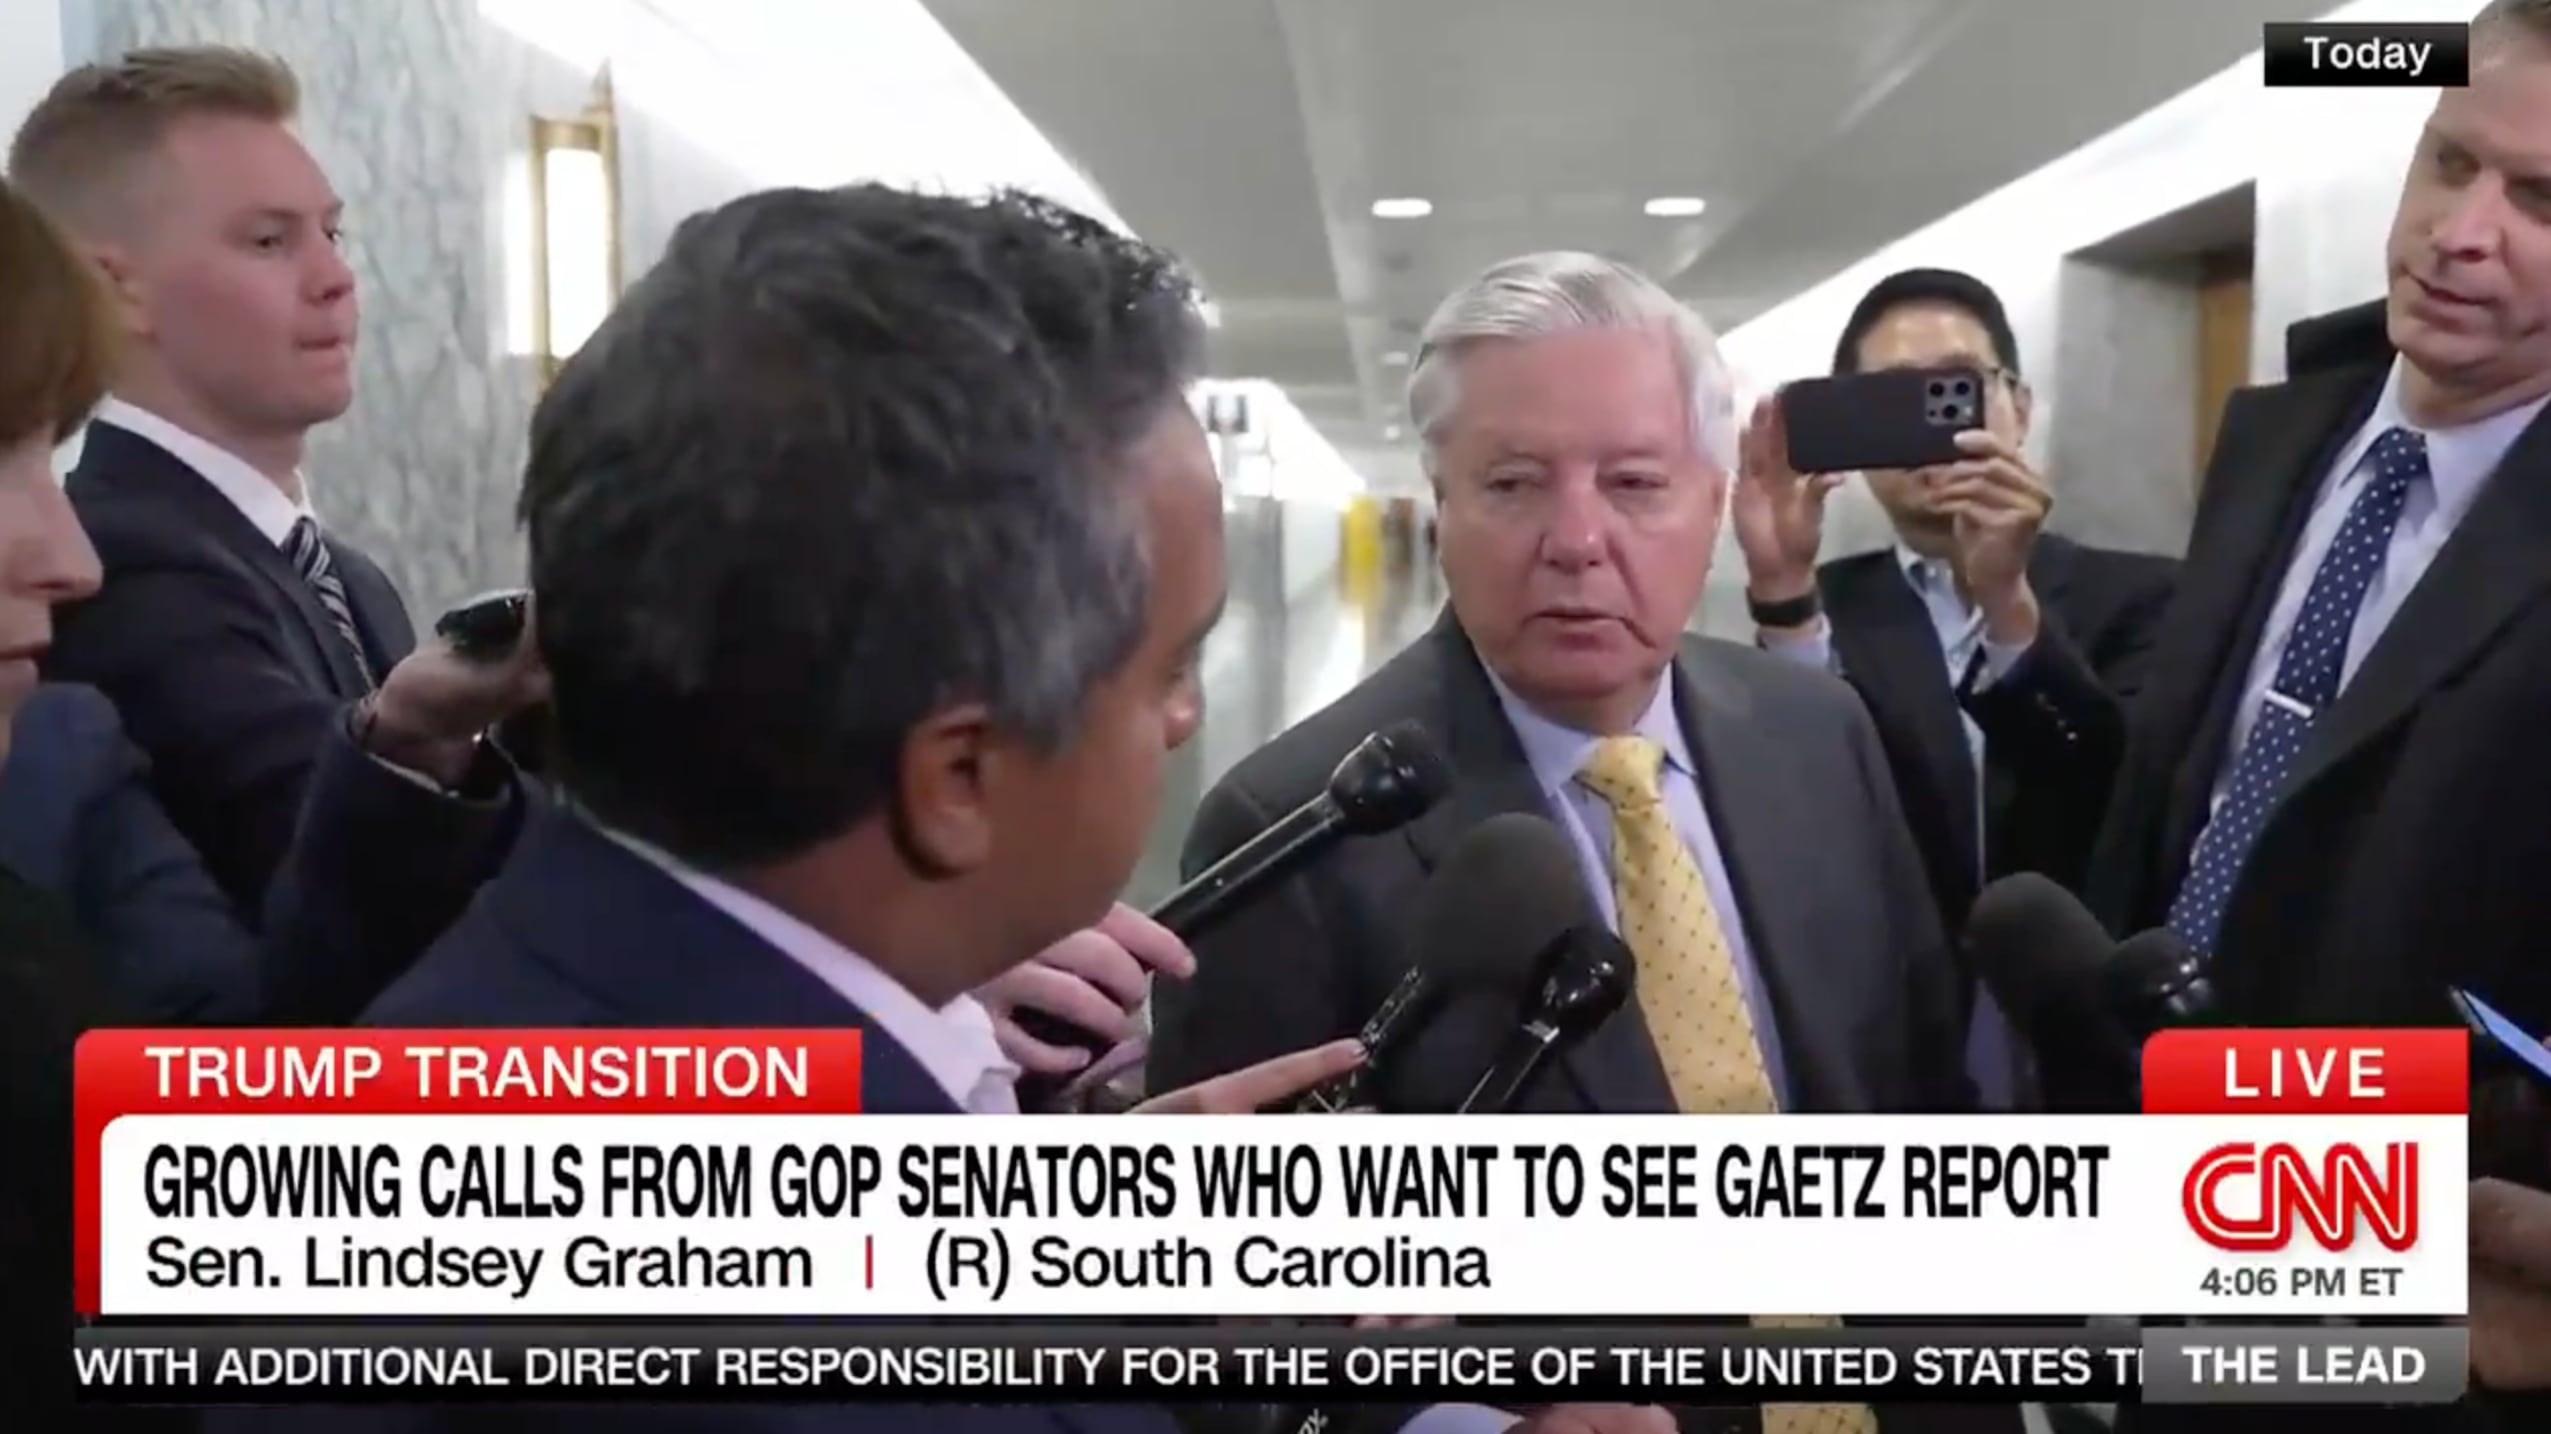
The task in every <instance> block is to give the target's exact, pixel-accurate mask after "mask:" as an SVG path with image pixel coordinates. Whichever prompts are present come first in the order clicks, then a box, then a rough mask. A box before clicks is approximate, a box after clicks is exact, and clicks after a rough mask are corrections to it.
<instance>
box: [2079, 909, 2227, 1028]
mask: <svg viewBox="0 0 2551 1434" xmlns="http://www.w3.org/2000/svg"><path fill="white" fill-rule="evenodd" d="M2102 982H2103V984H2105V985H2106V987H2107V988H2108V1006H2109V1009H2110V1010H2112V1011H2115V1012H2116V1013H2117V1014H2118V1016H2119V1018H2120V1019H2121V1020H2123V1021H2124V1023H2125V1026H2126V1032H2127V1034H2128V1035H2131V1036H2133V1037H2135V1038H2136V1039H2137V1040H2138V1041H2140V1040H2141V1039H2142V1038H2143V1037H2145V1036H2149V1035H2151V1034H2152V1033H2153V1032H2155V1031H2166V1030H2170V1029H2172V1028H2174V1027H2178V1026H2205V1025H2210V1024H2212V1023H2213V1022H2214V1019H2215V1012H2216V1008H2217V1002H2216V998H2215V994H2214V983H2213V982H2212V981H2209V980H2207V979H2206V967H2205V962H2204V961H2203V960H2201V959H2199V957H2198V956H2197V953H2196V952H2194V951H2191V950H2189V949H2188V944H2187V943H2186V942H2184V941H2181V940H2180V939H2179V938H2178V937H2176V936H2173V935H2171V934H2170V933H2169V932H2167V931H2162V930H2157V929H2156V930H2152V931H2138V932H2136V933H2135V934H2134V935H2132V936H2129V937H2127V938H2126V940H2125V941H2124V943H2123V944H2121V945H2119V946H2118V948H2117V950H2116V951H2115V953H2114V954H2112V955H2110V956H2109V958H2108V967H2107V971H2106V973H2105V974H2104V976H2103V977H2102Z"/></svg>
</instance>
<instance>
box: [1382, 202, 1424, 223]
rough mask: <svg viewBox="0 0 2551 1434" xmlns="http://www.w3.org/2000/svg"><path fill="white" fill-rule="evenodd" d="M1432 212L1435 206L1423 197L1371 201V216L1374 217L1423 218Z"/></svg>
mask: <svg viewBox="0 0 2551 1434" xmlns="http://www.w3.org/2000/svg"><path fill="white" fill-rule="evenodd" d="M1434 212H1435V206H1434V205H1433V204H1431V203H1429V202H1428V201H1426V200H1423V199H1376V200H1374V201H1373V217H1374V218H1376V219H1423V218H1425V217H1426V216H1427V215H1429V214H1432V213H1434Z"/></svg>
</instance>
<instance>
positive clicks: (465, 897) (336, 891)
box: [0, 683, 525, 1026]
mask: <svg viewBox="0 0 2551 1434" xmlns="http://www.w3.org/2000/svg"><path fill="white" fill-rule="evenodd" d="M316 758H317V760H316V762H315V764H314V767H313V772H312V778H311V782H310V786H309V791H308V801H307V804H306V805H307V810H306V811H305V813H304V815H303V819H302V835H301V837H300V839H298V840H296V841H295V842H293V844H292V846H291V847H290V849H289V854H288V855H287V857H286V858H285V860H284V864H283V868H282V870H281V872H279V873H278V875H277V879H276V880H275V881H274V882H273V883H272V885H271V887H270V888H269V891H268V899H267V903H266V913H267V915H266V921H265V930H266V932H267V938H266V939H260V938H259V937H258V935H257V934H256V933H255V932H254V931H252V930H251V929H250V928H249V923H247V922H246V921H244V920H243V919H242V917H241V914H240V911H239V908H238V907H236V906H235V905H233V904H232V902H231V900H230V898H229V897H228V896H226V895H224V894H223V892H222V891H221V889H220V888H219V887H217V886H216V885H214V883H213V880H212V878H211V876H210V875H208V874H207V873H206V872H205V870H204V865H203V861H202V859H201V858H200V857H198V856H197V855H196V853H195V849H194V848H193V847H192V846H190V845H188V844H187V842H186V839H185V838H184V837H183V836H180V835H179V834H178V833H177V831H176V829H175V828H174V827H173V826H171V825H170V823H169V820H168V817H167V816H166V815H165V814H164V813H163V812H162V811H161V810H160V807H159V802H158V800H157V798H156V797H154V796H153V795H152V792H151V788H150V783H149V770H148V767H147V765H146V763H145V762H144V760H143V758H142V755H141V753H140V751H139V750H137V749H136V748H135V747H134V746H133V744H132V743H131V742H129V741H127V740H125V737H124V732H123V728H122V727H121V726H120V725H119V724H118V723H117V721H116V715H115V709H114V707H113V706H112V705H111V704H109V703H108V702H107V700H106V699H105V698H104V697H103V696H101V695H99V694H98V693H97V692H95V691H94V690H92V689H89V688H86V687H76V686H69V685H65V684H59V683H48V684H46V685H45V686H43V687H42V688H40V689H38V690H37V692H36V694H35V696H34V697H33V698H32V699H31V700H29V701H28V703H27V704H26V706H25V707H23V708H21V709H20V710H19V712H18V715H17V719H16V721H15V723H14V724H13V726H12V729H11V733H10V744H9V749H8V753H7V756H6V759H5V761H0V866H6V867H8V868H10V869H12V870H14V871H16V872H17V873H18V874H20V875H21V876H24V877H25V878H27V879H28V880H29V881H30V882H32V883H33V884H34V885H36V886H38V887H41V888H43V889H45V890H48V891H51V892H53V893H55V894H56V895H58V896H60V897H61V898H62V899H63V900H64V902H65V903H66V904H67V907H68V909H69V911H70V912H71V913H72V915H73V916H74V917H75V918H76V919H77V920H78V921H79V923H80V924H81V925H82V926H83V927H84V928H85V929H86V931H87V933H88V938H89V941H90V944H91V947H92V949H93V951H94V953H95V955H96V956H97V957H98V958H100V959H101V960H102V963H103V970H102V975H103V979H104V980H105V981H106V982H107V983H108V985H109V986H110V987H111V989H112V991H113V994H114V996H115V999H116V1002H117V1005H118V1008H119V1011H120V1019H121V1020H122V1021H123V1022H125V1023H127V1024H138V1025H170V1026H176V1025H223V1024H240V1023H261V1024H275V1025H299V1024H320V1025H324V1024H331V1023H334V1022H338V1021H344V1020H347V1019H350V1018H351V1017H352V1016H353V1015H354V1014H355V1013H356V1012H357V1011H359V1010H361V1009H362V1008H363V1005H364V1003H365V1002H366V1001H368V1000H370V999H371V998H372V996H373V995H374V994H375V993H377V992H378V991H379V990H380V989H381V987H383V986H384V985H387V984H388V983H389V981H390V979H391V978H392V977H393V976H395V975H397V974H398V973H399V972H400V971H401V970H403V969H405V968H406V966H407V964H408V962H409V961H410V960H412V959H414V957H415V956H416V954H417V953H418V952H420V951H422V950H424V949H425V946H426V943H427V942H429V941H431V940H432V939H433V938H434V936H435V935H436V933H438V932H440V931H441V930H442V929H443V927H444V926H446V925H447V924H449V923H450V922H451V920H452V919H453V918H454V917H456V916H458V915H459V914H460V912H461V909H462V908H463V907H464V906H466V905H467V904H468V901H469V897H470V895H471V893H472V892H473V891H475V890H476V888H477V887H478V885H479V883H480V882H482V881H484V880H485V879H486V877H487V876H488V875H489V874H490V873H492V872H493V871H494V870H495V869H496V867H497V865H498V864H499V863H500V862H501V861H502V859H503V857H504V853H505V851H506V848H507V847H508V846H509V845H510V844H511V842H512V840H513V835H514V830H515V828H516V826H517V824H518V823H519V820H520V817H521V813H522V809H523V804H524V800H525V799H524V797H523V796H522V794H521V793H520V792H519V791H518V790H517V788H516V787H515V786H514V784H512V783H511V782H507V781H502V780H499V781H497V782H495V783H493V784H492V785H491V787H490V790H491V793H492V795H491V796H490V797H489V798H488V799H486V800H483V801H467V800H459V799H455V798H451V797H447V796H444V795H441V794H439V793H436V792H434V791H431V790H429V789H427V788H425V787H424V786H421V785H419V784H418V783H416V782H414V781H411V780H409V779H408V778H406V777H403V776H401V775H399V774H398V773H396V772H393V771H391V770H390V769H388V768H386V767H384V766H382V765H381V764H380V763H378V762H376V761H374V760H372V759H371V758H370V757H368V756H366V755H365V754H364V753H363V752H362V750H361V749H360V748H358V747H357V746H356V745H355V742H354V739H353V736H352V734H351V733H350V732H349V731H348V730H347V726H346V723H345V722H344V720H343V719H342V718H340V720H338V721H336V722H334V723H331V724H330V725H329V727H328V728H327V729H325V730H324V731H323V732H322V733H321V734H320V743H319V750H318V752H317V753H316Z"/></svg>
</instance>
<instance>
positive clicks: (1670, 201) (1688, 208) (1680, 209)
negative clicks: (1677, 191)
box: [1647, 194, 1710, 219]
mask: <svg viewBox="0 0 2551 1434" xmlns="http://www.w3.org/2000/svg"><path fill="white" fill-rule="evenodd" d="M1709 207H1710V206H1709V201H1708V200H1705V199H1695V198H1692V197H1690V196H1688V195H1671V194H1669V195H1662V196H1659V197H1658V198H1655V199H1651V200H1649V201H1648V204H1647V210H1648V215H1649V217H1650V218H1654V219H1690V218H1692V217H1694V216H1695V215H1698V214H1699V213H1700V212H1701V211H1702V210H1704V209H1707V208H1709Z"/></svg>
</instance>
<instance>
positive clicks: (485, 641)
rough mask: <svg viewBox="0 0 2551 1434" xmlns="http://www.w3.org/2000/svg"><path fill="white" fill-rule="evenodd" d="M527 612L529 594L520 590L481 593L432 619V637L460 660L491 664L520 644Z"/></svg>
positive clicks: (528, 612) (529, 604)
mask: <svg viewBox="0 0 2551 1434" xmlns="http://www.w3.org/2000/svg"><path fill="white" fill-rule="evenodd" d="M530 613H531V594H530V593H529V592H528V591H525V590H524V589H522V588H506V589H503V590H501V591H498V592H492V593H483V594H481V595H480V596H478V597H474V598H471V599H470V600H469V601H468V602H465V603H462V604H461V605H460V606H459V607H456V608H453V609H452V610H451V611H450V612H447V613H445V614H443V615H442V616H441V617H439V618H437V619H435V621H434V635H435V636H437V637H439V638H442V639H443V640H444V641H445V642H448V643H450V644H451V645H452V648H453V650H454V651H456V652H458V653H460V655H461V656H463V657H467V658H473V659H477V660H481V661H490V660H493V659H495V658H499V657H502V656H504V655H505V654H506V653H509V652H511V651H513V650H514V644H515V643H517V642H520V641H522V637H523V620H524V619H525V618H526V617H528V616H529V615H530Z"/></svg>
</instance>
